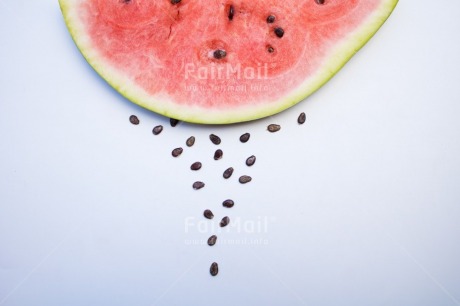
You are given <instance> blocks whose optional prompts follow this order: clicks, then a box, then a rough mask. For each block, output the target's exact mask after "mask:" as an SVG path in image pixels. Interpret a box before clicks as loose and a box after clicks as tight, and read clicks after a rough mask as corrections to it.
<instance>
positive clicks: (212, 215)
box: [203, 209, 214, 219]
mask: <svg viewBox="0 0 460 306" xmlns="http://www.w3.org/2000/svg"><path fill="white" fill-rule="evenodd" d="M203 216H204V217H205V218H206V219H212V218H214V214H213V213H212V211H210V210H209V209H206V210H205V211H204V212H203Z"/></svg>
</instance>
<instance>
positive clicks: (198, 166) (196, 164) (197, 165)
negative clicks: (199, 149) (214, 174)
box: [190, 162, 201, 171]
mask: <svg viewBox="0 0 460 306" xmlns="http://www.w3.org/2000/svg"><path fill="white" fill-rule="evenodd" d="M190 169H191V170H193V171H196V170H200V169H201V163H200V162H194V163H193V164H192V165H191V166H190Z"/></svg>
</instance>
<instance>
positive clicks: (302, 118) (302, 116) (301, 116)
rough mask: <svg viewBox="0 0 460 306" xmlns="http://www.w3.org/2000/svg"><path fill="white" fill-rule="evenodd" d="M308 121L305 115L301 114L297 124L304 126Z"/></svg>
mask: <svg viewBox="0 0 460 306" xmlns="http://www.w3.org/2000/svg"><path fill="white" fill-rule="evenodd" d="M306 119H307V117H306V116H305V113H300V115H299V118H297V123H298V124H304V123H305V120H306Z"/></svg>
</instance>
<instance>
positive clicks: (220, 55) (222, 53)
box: [213, 49, 227, 59]
mask: <svg viewBox="0 0 460 306" xmlns="http://www.w3.org/2000/svg"><path fill="white" fill-rule="evenodd" d="M213 56H214V58H215V59H223V58H224V57H226V56H227V52H225V50H220V49H218V50H216V51H214V53H213Z"/></svg>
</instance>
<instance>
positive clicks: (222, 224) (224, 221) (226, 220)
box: [220, 216, 230, 227]
mask: <svg viewBox="0 0 460 306" xmlns="http://www.w3.org/2000/svg"><path fill="white" fill-rule="evenodd" d="M229 223H230V218H229V217H227V216H225V217H223V218H222V220H221V221H220V227H225V226H227V225H228V224H229Z"/></svg>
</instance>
